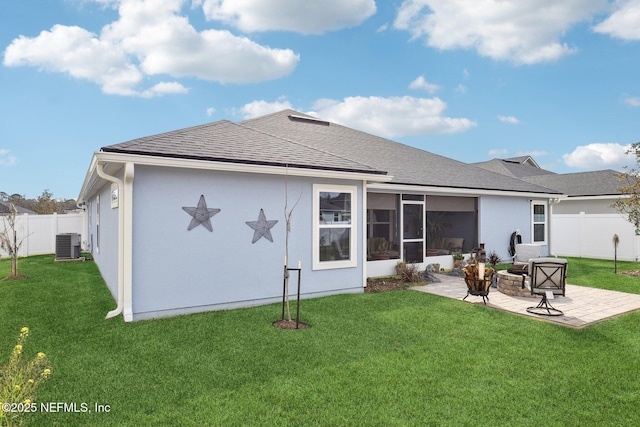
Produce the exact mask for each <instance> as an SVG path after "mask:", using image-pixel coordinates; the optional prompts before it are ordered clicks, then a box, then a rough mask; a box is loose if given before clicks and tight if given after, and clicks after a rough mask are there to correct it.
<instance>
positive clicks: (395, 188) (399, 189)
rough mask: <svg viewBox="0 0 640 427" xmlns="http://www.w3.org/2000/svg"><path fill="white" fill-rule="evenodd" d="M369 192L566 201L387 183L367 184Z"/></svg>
mask: <svg viewBox="0 0 640 427" xmlns="http://www.w3.org/2000/svg"><path fill="white" fill-rule="evenodd" d="M367 191H371V192H392V193H422V194H424V193H428V194H441V195H451V196H505V197H529V198H532V199H536V198H537V199H566V198H567V196H566V195H564V194H554V193H530V192H525V191H499V190H481V189H475V188H453V187H433V186H426V185H424V186H423V185H400V184H386V183H370V184H367Z"/></svg>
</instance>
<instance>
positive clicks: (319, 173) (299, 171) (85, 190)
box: [77, 151, 393, 202]
mask: <svg viewBox="0 0 640 427" xmlns="http://www.w3.org/2000/svg"><path fill="white" fill-rule="evenodd" d="M98 162H104V163H110V164H112V163H117V164H125V163H133V164H136V165H144V166H158V167H174V168H185V169H203V170H215V171H228V172H245V173H259V174H269V175H289V176H302V177H312V178H330V179H346V180H356V181H367V180H374V181H378V182H387V181H391V180H392V179H393V176H391V175H380V174H374V173H365V172H346V171H332V170H322V169H304V168H297V167H283V166H267V165H252V164H243V163H230V162H216V161H210V160H193V159H178V158H172V157H158V156H144V155H139V154H126V153H106V152H102V151H98V152H95V153H94V154H93V158H92V159H91V164H90V166H89V169H88V171H87V174H86V176H85V179H84V183H83V185H82V189H81V190H80V194H79V196H78V199H77V200H78V202H81V201H83V200H84V199H85V198H86V197H87V196H89V195H90V192H91V189H92V187H93V186H94V185H95V183H96V181H97V180H98V177H97V175H96V172H95V169H96V164H97V163H98Z"/></svg>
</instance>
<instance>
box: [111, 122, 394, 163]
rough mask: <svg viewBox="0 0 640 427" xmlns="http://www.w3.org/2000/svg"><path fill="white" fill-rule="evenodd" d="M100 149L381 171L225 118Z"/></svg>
mask: <svg viewBox="0 0 640 427" xmlns="http://www.w3.org/2000/svg"><path fill="white" fill-rule="evenodd" d="M101 150H102V151H103V152H109V153H127V154H140V155H147V156H158V157H171V158H182V159H195V160H209V161H219V162H230V163H243V164H255V165H270V166H289V167H299V168H309V169H324V170H335V171H347V172H364V173H373V174H384V173H385V172H384V170H376V169H374V168H372V167H371V166H368V165H366V164H364V163H359V162H357V161H355V160H352V159H349V158H347V157H345V156H342V155H340V154H339V153H329V152H326V151H323V150H322V149H320V148H317V147H311V146H308V145H304V144H300V143H298V142H297V141H295V140H292V139H290V138H282V137H279V136H274V135H269V134H267V133H264V132H261V131H259V130H255V129H251V128H248V127H246V126H242V125H240V124H237V123H233V122H230V121H228V120H221V121H218V122H214V123H208V124H204V125H200V126H194V127H190V128H186V129H180V130H175V131H172V132H166V133H161V134H158V135H152V136H146V137H143V138H137V139H134V140H131V141H128V142H124V143H121V144H115V145H110V146H107V147H102V149H101Z"/></svg>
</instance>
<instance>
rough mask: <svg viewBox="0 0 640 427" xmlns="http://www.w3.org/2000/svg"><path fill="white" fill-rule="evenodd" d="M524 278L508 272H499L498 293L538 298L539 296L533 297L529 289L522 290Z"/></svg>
mask: <svg viewBox="0 0 640 427" xmlns="http://www.w3.org/2000/svg"><path fill="white" fill-rule="evenodd" d="M522 278H523V276H521V275H519V274H511V273H509V272H507V271H506V270H502V271H498V279H497V282H498V292H502V293H503V294H505V295H509V296H512V297H529V298H537V297H538V295H531V291H530V290H529V288H527V287H525V288H524V289H522Z"/></svg>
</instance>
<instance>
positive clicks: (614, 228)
mask: <svg viewBox="0 0 640 427" xmlns="http://www.w3.org/2000/svg"><path fill="white" fill-rule="evenodd" d="M550 231H551V252H552V255H557V256H570V257H581V258H597V259H611V260H612V259H613V258H614V250H615V248H614V244H613V236H614V234H617V235H618V238H619V239H620V241H619V243H618V253H617V255H618V259H619V260H622V261H637V260H638V257H639V256H640V237H639V236H636V234H635V227H634V226H633V225H632V224H631V223H630V222H628V221H627V220H626V219H625V218H624V217H623V216H622V215H620V214H585V213H580V214H571V215H569V214H562V215H560V214H555V215H552V217H551V226H550Z"/></svg>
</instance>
